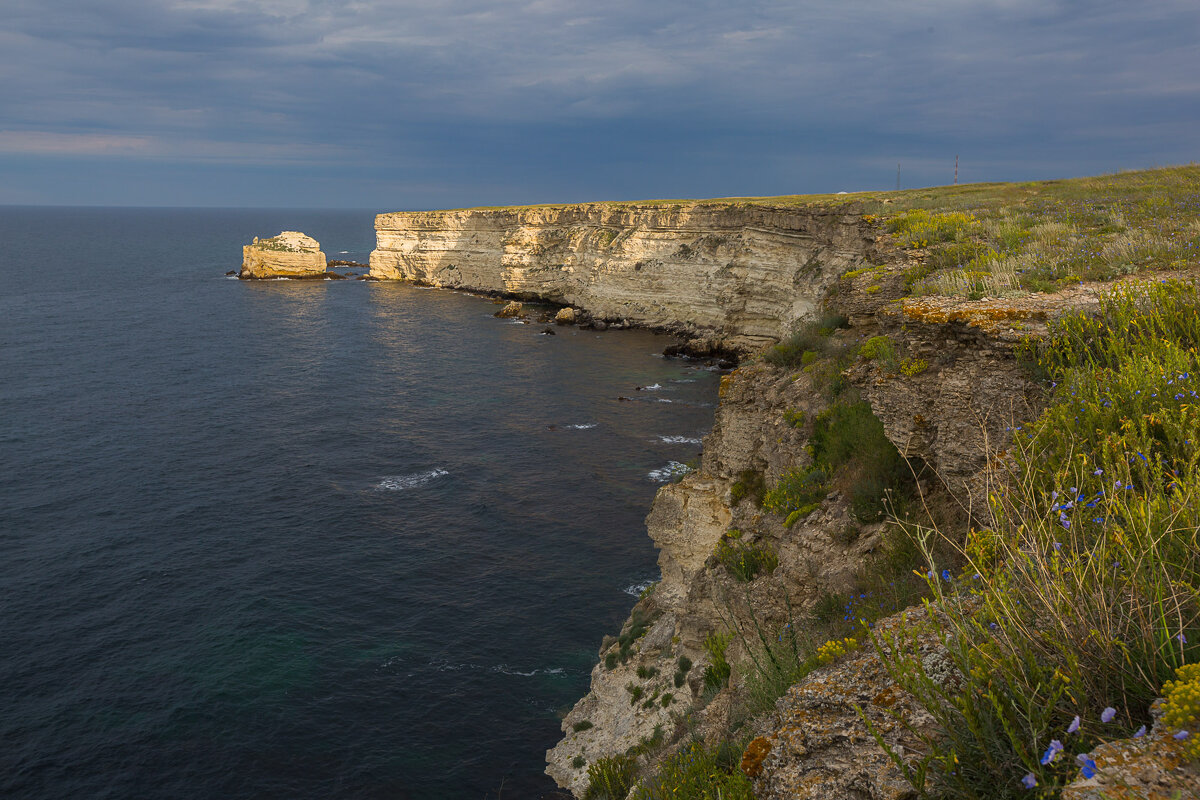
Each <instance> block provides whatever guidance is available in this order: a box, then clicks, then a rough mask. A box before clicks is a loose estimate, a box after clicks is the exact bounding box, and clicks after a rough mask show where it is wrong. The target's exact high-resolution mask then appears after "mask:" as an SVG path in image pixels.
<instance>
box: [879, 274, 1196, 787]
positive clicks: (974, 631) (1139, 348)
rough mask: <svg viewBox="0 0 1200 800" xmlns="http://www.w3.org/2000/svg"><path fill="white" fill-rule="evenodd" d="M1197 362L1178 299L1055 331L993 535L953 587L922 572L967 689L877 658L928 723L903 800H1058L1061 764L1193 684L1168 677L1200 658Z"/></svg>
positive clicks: (1135, 298) (906, 658)
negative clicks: (948, 798)
mask: <svg viewBox="0 0 1200 800" xmlns="http://www.w3.org/2000/svg"><path fill="white" fill-rule="evenodd" d="M1198 345H1200V296H1198V294H1197V290H1196V287H1195V286H1191V285H1184V284H1178V283H1161V284H1141V285H1134V286H1128V287H1125V288H1120V289H1117V290H1116V291H1114V292H1113V293H1112V294H1110V295H1109V296H1107V297H1105V298H1104V299H1103V300H1102V303H1101V310H1100V313H1099V314H1097V315H1094V316H1087V315H1083V314H1076V315H1073V316H1069V317H1067V318H1064V319H1062V320H1060V321H1059V322H1057V323H1055V324H1054V325H1053V326H1052V328H1051V332H1050V335H1049V337H1048V339H1047V340H1046V343H1045V345H1044V347H1043V350H1042V353H1041V363H1042V365H1043V367H1044V368H1045V369H1046V371H1047V373H1048V374H1049V376H1050V378H1051V381H1052V387H1053V390H1054V395H1053V402H1052V404H1051V405H1050V407H1049V408H1047V410H1046V411H1045V413H1044V414H1043V415H1042V416H1041V417H1040V418H1039V419H1038V420H1037V421H1036V423H1034V424H1033V425H1032V426H1030V427H1029V429H1028V430H1023V431H1018V432H1016V433H1015V435H1014V442H1013V447H1012V449H1011V451H1010V458H1011V462H1010V467H1009V472H1008V474H1007V475H1006V476H1004V477H1005V478H1006V480H1005V481H1004V489H1003V491H1002V492H999V491H998V492H997V493H996V494H995V495H994V497H993V498H992V501H993V514H994V518H995V525H994V526H992V527H991V528H990V529H987V530H982V531H978V532H976V533H974V534H973V535H972V537H971V538H970V539H969V540H968V542H967V545H966V548H965V551H964V553H963V555H964V557H965V559H966V568H965V569H964V571H963V573H962V574H961V575H959V576H957V577H955V576H953V575H951V574H950V573H949V571H948V570H947V571H946V572H945V573H942V574H940V576H939V575H938V574H936V573H937V567H936V565H934V564H932V563H931V564H930V567H931V570H930V575H931V580H930V588H931V591H933V592H934V594H935V595H936V597H937V599H938V606H939V607H940V608H941V610H942V611H943V612H944V615H931V616H930V620H929V626H931V627H932V628H933V630H934V631H935V632H936V633H937V635H938V636H939V637H940V638H942V639H943V640H944V641H946V642H947V643H948V654H949V659H950V663H951V665H952V666H953V670H954V672H956V673H957V674H960V675H961V676H962V680H963V683H964V684H965V685H964V686H963V687H961V689H956V690H954V691H950V690H948V689H947V688H945V687H944V686H943V685H942V684H941V683H940V682H939V680H938V679H936V678H935V677H934V676H932V675H931V674H930V670H929V669H928V660H927V659H926V658H924V657H923V655H922V653H921V652H920V650H919V647H918V645H916V644H915V643H914V642H913V641H912V640H911V639H909V638H908V637H899V638H898V639H895V640H891V641H886V642H877V644H878V645H879V652H880V654H881V657H882V658H883V659H884V661H885V663H886V664H887V665H888V668H889V670H890V671H891V672H892V674H893V675H894V676H895V677H896V678H897V680H898V681H899V682H900V683H901V685H903V686H904V687H905V688H906V689H908V690H909V691H910V692H911V693H912V694H913V695H914V696H915V697H916V698H917V699H918V700H919V701H920V702H921V703H922V705H924V706H925V708H926V709H927V710H928V711H929V712H930V714H931V715H932V716H933V717H934V719H936V720H937V722H938V728H939V730H938V734H937V735H936V736H932V737H929V738H928V740H927V741H926V743H925V744H926V748H927V749H926V752H927V755H926V757H925V758H924V760H923V761H921V762H920V763H919V764H917V765H916V766H915V767H913V768H911V769H909V770H908V772H907V774H908V777H909V780H910V782H911V783H912V784H913V786H914V788H916V789H918V790H919V791H922V792H930V793H934V794H952V795H953V796H956V797H969V798H985V797H986V798H994V797H1025V796H1028V789H1027V788H1026V787H1028V786H1031V785H1036V786H1037V787H1039V789H1040V791H1041V792H1043V793H1044V794H1045V795H1047V796H1050V795H1055V796H1056V794H1057V792H1058V790H1059V789H1061V787H1062V786H1064V785H1065V784H1066V783H1067V782H1069V781H1071V780H1073V779H1074V778H1075V777H1077V776H1078V774H1079V765H1078V764H1077V763H1076V761H1075V759H1073V758H1070V757H1069V756H1070V755H1072V754H1073V753H1083V752H1086V751H1088V750H1090V749H1091V748H1092V747H1094V746H1095V745H1096V744H1097V743H1098V742H1099V741H1101V740H1104V739H1110V738H1118V737H1121V736H1128V735H1130V734H1132V733H1133V732H1134V729H1135V728H1137V727H1138V726H1139V725H1144V724H1146V723H1147V722H1148V721H1149V718H1148V714H1147V708H1148V705H1149V702H1150V700H1151V699H1152V698H1153V697H1154V696H1156V694H1157V693H1158V692H1159V691H1160V690H1161V687H1163V685H1164V683H1165V682H1166V681H1168V680H1170V679H1171V678H1172V677H1182V678H1183V679H1184V680H1185V681H1187V680H1191V678H1190V677H1188V676H1186V675H1177V673H1176V670H1177V669H1178V668H1180V667H1182V666H1184V665H1185V664H1189V663H1193V662H1195V661H1196V660H1197V657H1198V656H1200V593H1198V591H1197V587H1198V586H1200V539H1198V537H1200V533H1198V531H1200V446H1198V445H1200V438H1198V436H1197V433H1198V431H1200V405H1198V404H1197V403H1196V400H1197V394H1196V392H1197V391H1200V385H1198V384H1200V355H1198V354H1197V346H1198ZM926 533H927V534H932V533H933V532H932V531H927V532H926ZM931 561H932V559H931ZM951 587H958V588H959V590H960V591H962V592H964V593H971V594H975V595H977V596H978V598H979V599H978V601H977V605H976V604H969V605H962V604H957V603H953V602H951V601H950V600H949V599H948V597H947V595H948V594H950V593H951V591H952V588H951ZM976 607H977V608H978V610H967V609H974V608H976ZM1052 742H1057V743H1066V746H1067V752H1066V753H1065V754H1064V755H1065V757H1063V758H1059V757H1058V751H1056V750H1055V749H1054V747H1052V746H1051V743H1052ZM1092 768H1093V769H1094V767H1092Z"/></svg>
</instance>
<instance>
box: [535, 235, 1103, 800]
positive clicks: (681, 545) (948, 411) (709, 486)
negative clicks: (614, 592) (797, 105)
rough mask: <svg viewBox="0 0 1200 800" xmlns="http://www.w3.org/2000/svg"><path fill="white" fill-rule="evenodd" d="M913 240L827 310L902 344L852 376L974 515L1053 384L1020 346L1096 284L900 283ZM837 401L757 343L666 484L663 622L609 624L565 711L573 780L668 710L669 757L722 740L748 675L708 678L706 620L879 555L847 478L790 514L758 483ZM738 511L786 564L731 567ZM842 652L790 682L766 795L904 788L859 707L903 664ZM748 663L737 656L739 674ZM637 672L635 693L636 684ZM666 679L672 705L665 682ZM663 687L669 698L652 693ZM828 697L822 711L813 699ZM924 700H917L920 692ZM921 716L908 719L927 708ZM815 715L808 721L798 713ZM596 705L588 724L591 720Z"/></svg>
mask: <svg viewBox="0 0 1200 800" xmlns="http://www.w3.org/2000/svg"><path fill="white" fill-rule="evenodd" d="M904 258H905V257H904V254H903V253H899V252H895V251H892V252H890V253H889V252H884V253H882V254H880V255H879V259H880V261H882V262H883V263H882V264H880V265H878V266H876V267H873V268H870V269H865V270H859V271H855V272H852V273H850V274H849V275H847V276H845V277H843V278H841V279H839V281H838V282H837V283H836V284H835V285H832V286H831V287H830V291H829V293H828V295H827V296H826V297H825V298H824V299H825V301H826V303H827V305H828V308H829V310H833V311H837V312H840V313H842V314H844V315H845V316H847V317H848V318H849V320H850V322H849V328H848V329H846V330H842V331H839V332H837V333H836V334H835V335H834V338H833V346H834V347H844V348H848V349H849V352H854V350H856V349H857V346H858V344H859V343H861V342H862V341H864V340H865V339H867V338H869V337H874V336H882V337H887V339H888V341H889V342H890V344H891V347H892V348H893V351H894V356H895V358H894V360H892V361H891V362H890V363H889V362H886V361H883V360H879V359H870V358H866V357H863V356H859V357H858V358H857V359H856V360H855V361H854V363H853V364H852V365H851V366H850V367H849V368H848V369H846V370H845V371H844V372H843V373H842V376H841V377H842V379H843V380H845V381H847V382H849V383H852V384H854V385H855V386H856V387H858V390H859V393H860V395H861V396H862V397H863V399H865V400H866V401H867V402H868V403H869V404H870V405H871V407H872V410H873V411H874V413H875V415H876V416H877V417H878V418H879V420H880V421H881V422H882V423H883V427H884V430H885V433H886V435H887V436H888V438H889V439H890V440H891V441H892V443H893V444H894V445H896V447H897V449H898V450H900V452H902V453H904V454H905V455H908V456H910V457H912V458H916V459H920V461H921V462H922V463H924V464H925V466H926V467H928V470H927V472H926V473H924V477H923V478H922V479H921V483H922V491H924V492H940V493H941V496H943V497H945V498H948V501H958V502H960V503H962V504H963V505H964V506H966V508H964V509H963V510H964V511H969V512H971V513H972V514H974V515H976V516H978V515H981V514H986V507H985V503H984V499H985V496H986V494H985V490H986V479H985V476H986V472H987V467H988V463H989V459H990V456H991V455H992V454H993V453H995V452H996V451H997V449H999V448H1002V447H1004V446H1005V445H1006V444H1007V443H1008V442H1009V441H1010V439H1011V434H1010V433H1009V431H1008V429H1009V428H1011V427H1013V426H1015V425H1017V424H1020V423H1021V422H1022V421H1024V420H1029V419H1032V418H1033V417H1035V416H1036V415H1037V413H1038V412H1039V410H1040V408H1041V402H1042V396H1041V390H1040V389H1039V387H1038V386H1037V384H1036V383H1035V382H1034V381H1033V379H1032V378H1031V376H1030V375H1029V374H1028V373H1027V372H1026V371H1025V370H1024V369H1023V368H1022V366H1021V364H1020V363H1019V361H1018V359H1017V355H1016V350H1017V348H1016V347H1015V346H1016V345H1018V344H1019V342H1020V339H1021V337H1023V336H1026V335H1029V334H1031V333H1032V334H1037V333H1040V332H1041V331H1044V329H1045V321H1046V319H1047V318H1049V317H1051V316H1053V315H1054V314H1057V313H1062V312H1063V311H1064V310H1066V309H1068V308H1072V307H1079V306H1081V305H1087V304H1088V303H1090V302H1092V300H1091V296H1090V295H1089V294H1088V292H1087V291H1080V292H1078V293H1076V294H1074V295H1072V296H1070V297H1066V296H1064V295H1057V296H1041V297H1037V296H1034V297H1032V298H1026V299H1023V300H1017V301H1003V302H1001V301H988V300H984V301H965V300H957V301H956V300H950V299H946V298H940V299H937V298H903V297H901V295H902V294H903V275H904V271H905V269H906V268H907V267H908V266H910V265H909V264H907V263H906V262H905V260H904ZM826 406H827V401H826V399H825V395H824V393H823V391H822V387H821V386H819V385H818V383H817V381H816V379H815V373H812V372H810V371H808V370H805V369H803V368H801V367H800V366H796V367H792V368H782V367H776V366H772V365H771V364H769V363H766V362H765V361H761V360H753V361H751V362H749V363H747V364H745V365H744V366H742V367H741V368H739V369H738V370H736V371H735V372H733V373H732V374H731V375H729V376H728V377H727V378H726V379H725V381H724V382H723V385H722V391H721V401H720V405H719V407H718V409H717V414H716V420H715V425H714V428H713V431H712V433H711V434H710V435H709V436H708V437H707V438H706V439H705V442H704V457H703V460H702V463H701V469H700V471H699V472H697V473H694V474H692V475H690V476H688V477H687V478H685V479H684V480H683V481H681V482H680V483H678V484H674V485H670V486H667V487H665V488H664V489H662V490H661V491H660V492H659V494H658V496H657V497H656V499H655V501H654V504H653V507H652V509H651V511H650V514H649V516H648V518H647V527H648V531H649V534H650V536H651V538H652V539H653V540H654V542H655V544H656V546H657V547H658V548H659V551H660V555H659V566H660V568H661V571H662V580H661V582H660V583H659V584H658V585H657V587H656V588H655V590H654V592H653V594H652V595H650V596H649V597H647V598H645V599H643V600H642V601H640V602H639V603H638V605H637V607H635V617H636V616H640V617H641V618H642V619H645V620H651V623H650V624H649V626H648V628H647V631H648V632H647V633H646V634H645V636H644V637H643V638H642V639H640V640H637V641H635V642H634V643H633V645H632V647H631V648H630V649H629V652H628V653H627V659H626V660H625V662H624V663H622V661H621V659H620V658H618V657H617V656H618V655H619V654H620V645H619V642H617V641H615V640H611V639H606V641H605V644H604V646H602V648H601V652H600V656H601V663H600V664H598V665H597V666H596V668H595V669H594V670H593V672H592V686H591V691H590V692H589V694H588V695H587V696H586V697H585V698H584V699H583V700H581V701H580V702H579V704H577V705H576V707H575V708H574V709H573V710H572V711H571V712H570V713H569V714H568V715H567V717H566V719H565V721H564V725H563V731H564V738H563V740H562V741H561V742H560V743H559V744H558V745H557V746H556V747H555V748H554V749H552V750H550V751H549V752H548V753H547V761H548V765H549V766H548V769H547V772H548V773H549V774H550V775H551V776H552V777H554V778H555V780H556V781H558V783H559V784H560V785H561V786H563V787H565V788H569V789H570V790H571V791H572V792H574V793H575V794H576V795H577V796H581V795H582V793H583V791H584V790H585V789H586V785H587V775H586V766H582V767H580V766H576V765H577V764H580V763H583V764H585V765H586V764H591V763H594V761H595V760H596V759H597V758H600V757H604V756H613V755H619V754H622V753H625V752H626V751H627V750H628V749H629V748H630V747H634V746H636V745H638V744H639V742H642V741H644V740H646V739H647V738H650V737H652V736H653V732H654V728H655V726H656V725H661V726H663V728H664V730H665V731H666V735H667V744H666V745H664V746H662V749H660V750H659V751H658V752H657V754H656V755H654V756H652V757H651V758H652V759H653V760H657V759H661V758H662V757H664V756H665V755H667V754H669V753H670V752H672V750H673V748H674V747H676V746H678V745H677V744H671V740H670V735H671V732H672V731H673V730H682V728H679V729H676V725H677V724H678V723H680V721H681V720H683V719H684V717H685V716H688V715H689V714H690V715H691V719H692V721H691V722H689V723H686V725H688V726H690V730H691V731H692V733H689V734H686V736H691V735H694V734H699V735H701V736H708V737H711V739H712V740H713V741H714V742H715V741H717V740H718V739H719V738H720V737H721V735H722V734H723V733H724V732H726V731H727V730H728V726H730V725H732V724H734V723H736V722H738V720H736V719H733V718H731V713H735V712H731V702H730V700H731V695H732V694H733V693H734V692H736V691H737V689H736V688H729V689H725V690H723V691H721V692H720V693H718V694H717V695H716V696H715V697H712V696H711V694H712V693H711V691H709V692H707V693H706V691H705V686H704V683H703V679H702V674H703V669H704V667H705V666H706V665H707V663H708V662H709V656H708V653H707V651H706V648H705V647H704V639H705V637H706V636H707V635H708V634H710V633H712V632H717V631H730V630H731V629H735V628H736V629H737V630H740V631H741V632H742V634H743V636H745V637H748V640H749V641H751V642H752V641H753V640H754V637H755V634H754V631H755V630H757V629H758V628H759V627H761V629H764V630H770V631H774V630H778V629H779V626H780V625H781V624H782V623H784V622H795V623H796V624H798V625H803V624H804V619H805V617H806V616H808V615H811V614H814V613H815V608H816V606H817V603H818V601H819V599H820V598H821V597H822V596H828V595H829V594H831V593H838V592H845V591H847V590H848V589H850V588H851V587H852V586H853V584H854V580H855V577H856V573H857V572H858V570H859V569H860V568H861V566H862V564H863V563H864V561H865V560H866V559H868V558H870V557H871V554H873V553H875V552H877V551H879V549H880V548H881V547H882V546H883V537H884V526H883V524H881V523H871V524H864V523H862V522H860V521H858V520H856V519H855V518H854V516H853V515H852V514H851V510H850V507H849V502H848V499H847V498H846V497H843V496H842V494H841V493H840V492H839V491H837V490H836V487H835V490H834V491H832V492H831V493H830V494H829V496H828V497H827V498H826V499H825V500H824V501H823V502H822V504H821V506H820V507H819V508H818V509H817V510H816V511H815V512H813V513H812V514H811V515H809V516H808V517H807V518H805V519H803V520H801V521H800V522H798V523H796V524H795V525H793V526H792V527H791V528H788V527H785V525H784V522H783V520H781V519H780V518H779V517H777V516H775V515H773V514H770V513H768V512H766V511H764V510H762V509H760V508H759V507H758V506H757V505H756V503H755V502H754V500H753V498H752V497H750V496H744V495H745V492H744V491H742V490H743V489H744V488H745V485H744V484H745V482H746V480H747V476H761V480H762V482H763V483H764V484H765V485H766V486H768V487H769V486H771V485H773V484H775V483H776V482H777V481H778V479H779V477H780V476H781V475H782V474H783V473H784V472H786V471H787V470H789V469H793V468H798V467H808V466H810V465H811V455H810V452H809V450H808V449H807V447H806V445H807V444H808V443H809V437H810V436H811V435H812V433H813V422H812V421H813V420H814V419H815V418H816V416H817V415H818V414H820V412H821V411H823V410H824V409H825V408H826ZM735 487H736V491H735ZM731 529H735V530H736V531H738V532H739V533H738V535H739V536H740V539H739V541H740V542H743V543H748V544H750V545H762V546H765V547H767V548H768V549H770V550H772V551H773V552H775V553H776V554H777V555H778V560H779V563H778V566H777V567H776V568H775V569H774V570H773V571H771V572H769V573H765V574H761V575H758V576H757V577H755V578H754V579H753V580H751V581H749V582H742V581H739V580H738V579H737V578H736V577H735V576H733V575H731V574H730V572H729V570H728V569H727V568H726V567H725V566H724V565H722V564H721V563H720V560H719V559H718V558H717V556H716V552H715V551H716V548H717V545H718V543H719V542H720V541H721V539H722V536H724V535H725V534H726V532H727V531H729V530H731ZM809 618H810V619H811V617H809ZM891 624H895V623H891ZM629 631H630V625H629V624H628V623H627V626H626V629H625V633H626V634H628V633H629ZM743 636H738V635H735V636H734V637H733V638H732V640H731V642H730V645H729V650H728V652H727V657H728V659H729V661H730V662H731V663H734V664H735V665H736V664H737V663H738V662H739V661H742V662H744V661H745V660H746V658H747V654H746V653H745V652H744V643H743ZM681 658H683V659H685V660H688V661H691V662H692V663H693V664H694V666H693V667H692V668H691V670H690V671H689V672H687V674H686V675H685V676H684V679H683V680H682V681H681V685H679V686H676V685H675V683H674V682H673V681H672V677H673V676H674V675H675V674H676V673H677V672H678V666H679V664H680V659H681ZM606 659H607V660H608V664H607V665H606V664H605V663H604V662H605V660H606ZM842 669H843V673H838V677H836V678H834V679H833V680H832V681H831V680H828V679H825V680H817V681H816V683H814V682H813V681H810V682H809V683H808V684H807V687H808V688H803V687H797V688H796V689H794V690H793V691H792V692H791V693H790V694H789V695H788V696H787V697H785V698H784V699H783V700H781V702H780V705H779V710H778V711H777V712H776V715H774V716H772V717H770V718H767V719H765V720H763V721H761V723H759V732H760V733H762V734H763V738H762V740H761V742H760V745H761V747H762V748H766V749H765V750H764V752H767V750H769V755H768V757H766V758H765V759H763V760H761V764H759V765H757V766H756V769H758V770H759V771H758V772H756V776H757V777H756V788H757V789H758V791H759V793H760V794H761V795H763V796H768V797H776V796H777V797H808V798H823V797H840V796H850V794H851V793H852V792H850V791H849V788H848V787H849V786H850V784H854V785H855V786H856V787H858V789H864V787H866V788H865V789H864V791H863V793H862V794H863V796H870V797H877V798H883V797H887V798H897V799H898V798H902V797H906V796H907V786H906V784H904V782H903V780H902V779H901V776H900V775H899V772H898V770H896V768H895V767H894V765H892V763H891V762H890V760H889V759H888V758H887V756H886V755H884V754H883V753H882V751H880V750H879V749H878V747H877V746H876V745H875V742H874V740H873V739H872V737H871V736H870V735H869V733H868V732H867V731H866V729H865V727H863V726H862V725H861V722H860V720H859V719H858V717H857V715H856V713H855V711H854V708H853V707H854V705H855V704H856V703H860V704H861V703H862V702H866V703H868V704H869V703H870V702H871V701H872V700H873V699H875V698H879V697H884V698H885V699H887V700H888V705H894V704H895V703H896V702H899V701H898V699H897V698H895V697H892V696H891V695H889V694H888V691H889V689H888V681H886V680H884V679H883V677H881V675H882V673H881V671H880V669H879V667H878V664H877V663H874V662H872V661H871V658H870V655H869V653H867V652H864V653H863V654H862V655H861V657H857V656H856V657H855V658H853V659H850V660H849V661H847V666H845V667H844V668H842ZM737 674H738V672H737V668H736V666H735V683H736V676H737ZM647 676H648V677H647ZM815 677H819V676H815ZM631 687H632V688H631ZM814 687H815V688H814ZM639 688H640V694H639V695H638V697H639V700H638V702H631V697H632V695H633V693H634V692H635V691H637V690H638V689H639ZM891 691H892V692H893V694H894V693H895V690H894V689H892V690H891ZM838 692H841V694H838ZM668 693H669V694H671V698H670V704H669V706H666V707H664V706H663V705H662V702H661V698H662V697H663V696H664V695H665V694H668ZM835 695H836V697H835ZM651 697H655V698H660V699H659V702H657V703H649V704H647V703H645V702H643V700H644V699H645V698H651ZM831 697H832V698H833V699H830V698H831ZM806 704H807V705H806ZM910 705H911V704H910ZM733 706H734V707H736V704H733ZM817 708H819V709H820V710H821V714H819V715H814V713H813V709H817ZM905 708H908V706H905ZM909 711H910V712H911V714H910V716H911V715H916V716H920V714H919V711H918V710H917V709H916V707H915V706H913V707H912V708H911V709H909ZM868 714H869V716H870V718H871V719H873V720H875V719H876V717H878V719H880V720H882V719H883V718H884V717H885V716H886V713H885V712H884V711H880V712H879V713H878V714H876V710H872V709H869V711H868ZM916 716H914V717H913V718H912V719H910V720H909V721H910V722H913V723H914V724H917V722H918V720H916ZM818 717H819V718H818ZM800 718H805V719H809V720H810V721H811V724H810V725H808V726H807V727H804V726H799V727H798V726H797V724H796V720H797V719H800ZM926 721H927V720H926ZM585 722H586V723H589V724H590V725H581V723H585ZM922 724H924V723H922ZM576 727H580V728H582V730H575V728H576ZM918 727H919V725H918ZM889 735H890V734H889ZM897 735H900V731H897ZM905 743H906V742H905V741H904V740H903V738H900V739H897V740H896V741H895V742H893V744H896V745H902V744H905ZM760 755H761V754H760ZM578 757H582V761H581V760H580V759H579V758H578ZM851 766H853V769H850V767H851ZM856 796H857V795H856Z"/></svg>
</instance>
